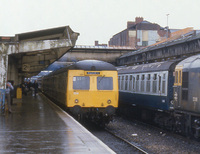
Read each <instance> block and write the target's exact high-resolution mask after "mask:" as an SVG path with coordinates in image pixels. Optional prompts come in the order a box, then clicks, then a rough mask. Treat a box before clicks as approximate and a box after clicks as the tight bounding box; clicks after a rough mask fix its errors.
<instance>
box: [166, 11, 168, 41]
mask: <svg viewBox="0 0 200 154" xmlns="http://www.w3.org/2000/svg"><path fill="white" fill-rule="evenodd" d="M166 16H167V38H168V29H169V27H168V16H169V14H166Z"/></svg>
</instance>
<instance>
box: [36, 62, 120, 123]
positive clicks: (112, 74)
mask: <svg viewBox="0 0 200 154" xmlns="http://www.w3.org/2000/svg"><path fill="white" fill-rule="evenodd" d="M39 83H40V84H39V87H40V89H41V91H42V92H43V93H44V94H45V95H46V96H48V97H49V98H50V99H52V100H53V101H54V102H56V103H58V104H59V105H61V106H62V107H65V108H66V109H67V110H68V111H70V113H72V115H74V116H75V117H76V118H77V119H78V120H84V119H89V120H91V121H93V122H96V123H97V124H99V125H105V124H107V123H109V122H110V121H111V120H112V117H113V115H114V114H115V110H116V108H117V107H118V97H119V92H118V72H117V70H116V67H115V66H114V65H112V64H110V63H107V62H103V61H99V60H82V61H79V62H76V63H74V64H71V65H69V66H66V67H63V68H61V69H58V70H56V71H53V72H52V73H50V74H48V75H46V76H44V77H42V78H40V79H39Z"/></svg>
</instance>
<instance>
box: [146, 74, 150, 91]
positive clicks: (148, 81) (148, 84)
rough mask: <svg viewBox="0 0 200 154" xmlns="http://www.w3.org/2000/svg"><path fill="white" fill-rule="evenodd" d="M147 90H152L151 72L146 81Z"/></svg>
mask: <svg viewBox="0 0 200 154" xmlns="http://www.w3.org/2000/svg"><path fill="white" fill-rule="evenodd" d="M146 82H147V83H146V92H150V89H151V74H148V75H147V81H146Z"/></svg>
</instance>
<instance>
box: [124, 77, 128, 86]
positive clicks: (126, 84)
mask: <svg viewBox="0 0 200 154" xmlns="http://www.w3.org/2000/svg"><path fill="white" fill-rule="evenodd" d="M125 90H128V75H126V79H125Z"/></svg>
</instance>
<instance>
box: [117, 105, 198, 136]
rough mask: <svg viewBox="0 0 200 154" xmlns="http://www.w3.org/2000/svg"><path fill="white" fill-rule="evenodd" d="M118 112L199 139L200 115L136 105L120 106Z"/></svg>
mask: <svg viewBox="0 0 200 154" xmlns="http://www.w3.org/2000/svg"><path fill="white" fill-rule="evenodd" d="M119 108H120V109H119V110H120V111H119V110H118V113H119V112H120V113H123V114H125V115H127V116H129V117H130V116H131V117H137V118H138V119H140V120H142V121H145V122H147V123H154V124H155V125H157V126H159V127H161V128H163V129H166V130H170V131H172V132H176V133H178V134H182V135H185V136H187V137H194V138H196V139H198V140H199V139H200V116H199V115H197V114H194V113H190V112H182V111H167V112H166V111H161V110H160V111H157V110H152V109H147V108H142V107H138V106H131V105H128V104H126V106H123V107H122V106H120V107H119Z"/></svg>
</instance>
